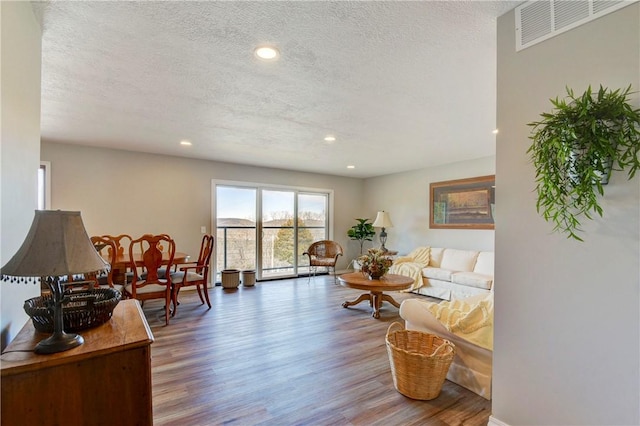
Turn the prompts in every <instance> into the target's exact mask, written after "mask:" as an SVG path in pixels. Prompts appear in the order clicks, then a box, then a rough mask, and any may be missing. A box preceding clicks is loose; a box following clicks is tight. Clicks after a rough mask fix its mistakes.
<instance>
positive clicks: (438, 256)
mask: <svg viewBox="0 0 640 426" xmlns="http://www.w3.org/2000/svg"><path fill="white" fill-rule="evenodd" d="M443 254H444V249H443V248H441V247H431V250H430V251H429V266H433V267H434V268H439V267H440V262H442V255H443Z"/></svg>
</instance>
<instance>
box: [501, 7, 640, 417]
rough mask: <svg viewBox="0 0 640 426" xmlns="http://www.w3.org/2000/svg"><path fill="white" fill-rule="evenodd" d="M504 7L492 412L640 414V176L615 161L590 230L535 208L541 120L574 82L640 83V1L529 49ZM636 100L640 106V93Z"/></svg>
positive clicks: (583, 84)
mask: <svg viewBox="0 0 640 426" xmlns="http://www.w3.org/2000/svg"><path fill="white" fill-rule="evenodd" d="M514 21H515V20H514V13H513V12H510V13H508V14H506V15H504V16H502V17H500V18H499V19H498V98H497V99H498V116H497V117H498V128H499V129H500V133H499V135H498V138H497V150H496V164H497V166H496V187H497V188H496V198H497V199H498V200H499V201H498V203H497V206H496V208H497V216H498V217H499V218H500V220H499V222H498V224H497V226H496V282H497V283H499V284H498V285H497V286H496V290H495V334H494V369H493V373H494V376H493V417H494V418H495V419H497V420H498V421H501V422H504V423H507V424H510V425H560V424H564V425H568V424H572V425H577V424H591V425H623V424H624V425H637V424H640V386H639V384H640V371H639V365H640V362H639V360H640V340H639V336H640V322H639V318H640V309H639V306H640V290H639V289H640V247H639V246H640V176H636V177H635V178H634V179H633V180H632V181H628V180H627V179H626V174H625V173H623V172H613V175H612V178H611V180H610V183H609V185H607V186H606V187H605V196H604V198H603V199H602V207H603V208H604V218H603V219H596V220H594V221H592V222H585V223H584V230H585V233H584V234H583V236H584V239H585V242H584V243H580V242H576V241H573V240H568V239H567V238H566V237H565V236H564V235H560V234H552V233H551V230H552V225H551V224H549V223H546V222H545V221H544V220H543V219H541V218H540V216H539V215H538V214H537V213H536V209H535V193H534V192H533V191H534V187H535V184H534V170H533V166H532V165H531V164H530V161H529V159H528V157H527V155H526V150H527V148H528V147H529V146H530V142H531V141H530V140H529V139H528V137H529V136H530V128H529V127H528V126H527V125H526V123H529V122H532V121H536V120H538V119H539V118H540V113H542V112H544V111H550V110H551V104H550V102H549V99H550V98H555V97H556V96H560V97H563V96H564V93H566V92H565V86H569V87H572V88H573V89H575V90H576V91H577V93H582V92H583V91H584V90H585V89H586V87H587V85H589V84H591V85H592V86H594V87H596V88H597V87H598V86H599V85H600V84H602V85H603V86H606V87H609V88H625V87H626V86H628V85H629V84H632V85H633V88H634V89H635V90H638V89H639V88H640V5H639V4H638V3H636V4H634V5H632V6H628V7H626V8H624V9H621V10H619V11H617V12H614V13H612V14H610V15H607V16H605V17H602V18H600V19H598V20H596V21H593V22H590V23H588V24H586V25H583V26H581V27H578V28H576V29H573V30H571V31H568V32H566V33H564V34H561V35H559V36H557V37H554V38H552V39H549V40H547V41H544V42H542V43H540V44H537V45H535V46H533V47H530V48H528V49H525V50H523V51H520V52H516V51H515V34H514ZM633 103H634V105H635V106H636V107H638V105H639V102H638V96H637V95H634V98H633Z"/></svg>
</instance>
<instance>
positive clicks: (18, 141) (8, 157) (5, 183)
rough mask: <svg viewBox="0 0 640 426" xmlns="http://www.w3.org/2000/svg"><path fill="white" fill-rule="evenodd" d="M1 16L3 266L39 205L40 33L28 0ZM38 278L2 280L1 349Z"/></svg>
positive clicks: (2, 8)
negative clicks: (21, 282)
mask: <svg viewBox="0 0 640 426" xmlns="http://www.w3.org/2000/svg"><path fill="white" fill-rule="evenodd" d="M0 15H1V17H0V20H1V22H2V34H1V36H2V37H1V38H2V39H1V51H2V53H1V54H2V59H1V61H2V62H1V63H2V78H1V82H0V84H1V85H2V90H1V92H2V95H1V96H2V97H1V102H2V116H1V119H2V122H1V125H2V131H1V137H2V142H1V148H0V157H1V159H0V162H1V164H2V170H1V171H0V178H1V184H0V190H1V196H0V198H1V199H2V206H1V208H0V211H1V216H2V217H1V218H0V226H1V228H2V229H1V232H0V240H1V243H0V265H4V264H5V263H7V262H8V261H9V259H11V257H12V256H13V255H14V254H15V252H16V251H17V250H18V248H19V247H20V246H21V244H22V241H23V240H24V238H25V236H26V235H27V232H28V231H29V227H30V225H31V222H32V220H33V216H34V211H35V209H36V208H37V196H38V194H37V172H38V167H39V164H40V163H39V161H40V68H41V60H40V51H41V43H40V34H41V33H40V27H39V25H38V23H37V22H36V19H35V17H34V15H33V11H32V9H31V5H30V3H29V2H4V1H3V2H0ZM34 282H35V281H34V280H31V283H29V284H16V283H10V282H0V299H1V308H2V309H1V312H0V322H1V325H0V327H1V339H2V340H1V342H0V347H1V348H3V349H4V347H5V346H6V344H7V343H8V342H9V341H10V340H11V339H12V338H13V337H14V336H15V335H16V334H17V332H18V331H20V329H21V328H22V326H23V325H24V323H25V322H26V321H27V319H28V317H27V315H26V314H25V312H24V310H23V309H22V305H23V302H24V300H26V299H29V298H31V297H35V296H37V295H39V294H40V287H39V285H35V284H34Z"/></svg>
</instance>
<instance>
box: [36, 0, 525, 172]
mask: <svg viewBox="0 0 640 426" xmlns="http://www.w3.org/2000/svg"><path fill="white" fill-rule="evenodd" d="M519 3H520V2H512V1H492V2H490V1H445V2H436V1H419V2H397V1H377V2H347V1H334V2H329V1H315V2H309V1H297V2H279V1H259V2H246V1H220V2H218V1H216V2H214V1H208V2H207V1H205V2H147V1H137V2H88V1H87V2H60V1H55V2H45V3H34V10H35V12H36V16H37V17H38V18H39V19H41V20H42V28H43V35H42V139H43V140H45V141H54V142H65V143H73V144H82V145H93V146H102V147H112V148H117V149H126V150H131V151H141V152H151V153H160V154H168V155H176V156H184V157H191V158H202V159H209V160H218V161H226V162H234V163H243V164H251V165H260V166H267V167H276V168H283V169H290V170H301V171H310V172H319V173H327V174H333V175H341V176H353V177H371V176H378V175H385V174H390V173H395V172H401V171H406V170H413V169H420V168H423V167H429V166H434V165H438V164H446V163H451V162H455V161H461V160H467V159H473V158H479V157H485V156H489V155H494V153H495V135H493V134H492V130H493V129H494V127H495V109H496V106H495V99H496V18H497V17H498V16H500V15H502V14H503V13H505V12H507V11H508V10H510V9H512V8H514V7H515V6H516V5H517V4H519ZM265 43H270V44H273V45H275V46H277V48H278V49H279V50H280V52H281V57H280V60H278V61H277V62H261V61H259V60H258V59H257V58H255V57H254V56H253V49H254V48H255V47H256V46H258V45H261V44H265ZM329 134H331V135H335V137H336V139H337V140H336V141H335V142H334V143H331V144H329V143H326V142H325V141H324V140H323V139H324V137H325V136H326V135H329ZM183 139H187V140H189V141H191V142H192V143H193V145H192V146H191V147H183V146H180V145H179V142H180V141H181V140H183ZM350 164H352V165H355V166H356V168H355V169H347V165H350Z"/></svg>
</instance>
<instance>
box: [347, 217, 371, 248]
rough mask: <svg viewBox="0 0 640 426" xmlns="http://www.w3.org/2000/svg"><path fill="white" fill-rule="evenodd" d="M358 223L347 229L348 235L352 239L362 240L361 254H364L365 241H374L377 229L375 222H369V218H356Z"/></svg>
mask: <svg viewBox="0 0 640 426" xmlns="http://www.w3.org/2000/svg"><path fill="white" fill-rule="evenodd" d="M356 220H357V221H358V223H357V224H355V225H353V226H352V227H351V228H349V230H348V231H347V236H348V237H349V238H351V239H352V240H356V241H359V242H360V255H361V256H362V248H363V245H364V242H365V241H373V237H374V236H375V235H376V231H375V229H374V228H373V224H371V223H369V219H356Z"/></svg>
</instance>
